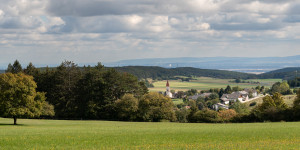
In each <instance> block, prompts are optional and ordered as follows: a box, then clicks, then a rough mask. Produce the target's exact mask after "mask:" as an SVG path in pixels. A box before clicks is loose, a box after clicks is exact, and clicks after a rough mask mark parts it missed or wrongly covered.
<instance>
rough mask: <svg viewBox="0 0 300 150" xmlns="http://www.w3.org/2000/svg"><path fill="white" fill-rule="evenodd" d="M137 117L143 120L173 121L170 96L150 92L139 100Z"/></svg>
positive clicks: (174, 117) (172, 106)
mask: <svg viewBox="0 0 300 150" xmlns="http://www.w3.org/2000/svg"><path fill="white" fill-rule="evenodd" d="M139 117H140V118H141V119H142V120H143V121H155V122H157V121H161V120H163V119H165V120H170V121H175V120H176V116H175V111H174V104H173V102H172V100H171V99H170V98H168V97H165V96H163V95H162V94H159V93H154V92H150V93H149V94H145V95H144V96H143V97H142V98H141V100H140V101H139Z"/></svg>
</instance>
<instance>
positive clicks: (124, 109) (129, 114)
mask: <svg viewBox="0 0 300 150" xmlns="http://www.w3.org/2000/svg"><path fill="white" fill-rule="evenodd" d="M116 108H117V109H116V111H117V114H118V118H119V119H121V120H131V121H132V120H135V119H136V113H137V111H138V99H137V98H135V97H134V96H133V94H125V95H124V96H123V97H122V98H121V99H118V100H117V101H116Z"/></svg>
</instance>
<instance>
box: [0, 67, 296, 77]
mask: <svg viewBox="0 0 300 150" xmlns="http://www.w3.org/2000/svg"><path fill="white" fill-rule="evenodd" d="M106 68H114V69H116V70H117V71H120V72H127V73H130V74H133V75H135V76H137V77H138V78H140V79H144V78H153V79H171V78H173V77H174V76H202V77H212V78H221V79H235V78H240V79H272V78H274V79H275V78H276V79H284V80H288V79H291V78H295V77H296V75H297V77H300V67H288V68H283V69H278V70H273V71H270V72H266V73H263V74H259V75H255V74H250V73H243V72H236V71H227V70H216V69H199V68H193V67H178V68H163V67H157V66H124V67H106ZM40 69H41V70H42V71H43V70H45V67H43V68H40ZM50 69H55V67H52V68H50ZM296 71H297V74H296ZM0 73H5V70H0Z"/></svg>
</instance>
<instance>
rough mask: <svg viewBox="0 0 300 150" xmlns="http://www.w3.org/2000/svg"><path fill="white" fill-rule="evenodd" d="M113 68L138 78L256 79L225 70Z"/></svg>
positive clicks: (254, 76) (248, 75)
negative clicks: (198, 77)
mask: <svg viewBox="0 0 300 150" xmlns="http://www.w3.org/2000/svg"><path fill="white" fill-rule="evenodd" d="M113 68H114V69H116V70H117V71H120V72H127V73H130V74H133V75H135V76H137V77H138V78H153V79H169V78H171V77H174V76H203V77H212V78H221V79H234V78H241V79H253V78H256V75H255V74H248V73H241V72H234V71H225V70H212V69H199V68H192V67H179V68H162V67H153V66H126V67H113Z"/></svg>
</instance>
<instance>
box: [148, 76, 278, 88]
mask: <svg viewBox="0 0 300 150" xmlns="http://www.w3.org/2000/svg"><path fill="white" fill-rule="evenodd" d="M195 79H196V80H191V81H190V82H182V81H181V80H169V83H170V88H171V89H173V90H176V91H187V90H189V89H197V90H208V89H211V88H226V86H227V85H230V86H231V87H234V86H239V87H241V88H251V87H256V86H258V85H260V86H265V87H271V86H272V85H273V84H274V83H275V82H281V79H257V80H254V79H251V80H246V81H250V82H251V81H252V82H260V84H253V83H232V82H229V81H233V80H234V79H216V78H209V77H198V78H195ZM166 82H167V81H157V82H154V83H153V85H154V88H149V90H150V91H165V90H166Z"/></svg>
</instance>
